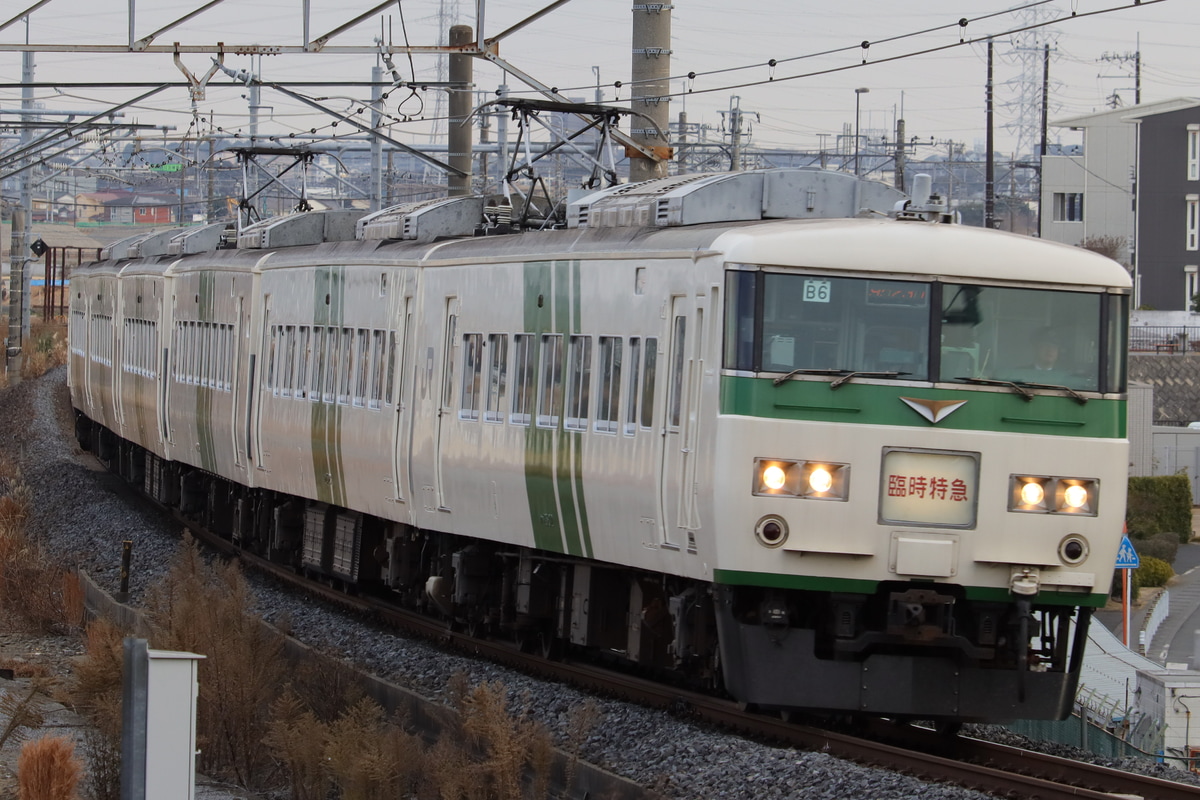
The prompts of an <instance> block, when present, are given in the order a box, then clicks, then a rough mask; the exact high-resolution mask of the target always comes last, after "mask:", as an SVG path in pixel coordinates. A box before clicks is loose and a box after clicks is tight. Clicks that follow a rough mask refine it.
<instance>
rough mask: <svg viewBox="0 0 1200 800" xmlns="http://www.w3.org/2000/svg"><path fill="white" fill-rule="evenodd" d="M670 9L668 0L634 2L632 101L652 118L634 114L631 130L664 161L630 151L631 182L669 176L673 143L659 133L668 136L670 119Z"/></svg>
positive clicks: (632, 107)
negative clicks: (668, 97) (660, 1)
mask: <svg viewBox="0 0 1200 800" xmlns="http://www.w3.org/2000/svg"><path fill="white" fill-rule="evenodd" d="M671 8H672V6H671V4H669V3H639V2H637V0H634V3H633V69H632V72H631V75H630V77H631V78H632V82H633V87H632V89H631V92H632V97H631V99H632V101H633V102H632V104H631V105H630V108H631V109H632V110H633V111H635V112H637V113H638V114H644V115H645V116H646V117H649V118H650V121H649V122H648V121H646V120H645V119H643V118H641V117H634V118H633V120H632V122H631V123H630V124H631V125H632V129H631V130H630V133H631V134H632V135H633V140H634V141H635V142H637V143H638V144H640V145H642V146H643V147H645V148H646V149H648V150H652V151H653V152H654V153H655V154H656V155H657V156H659V158H661V159H662V160H661V161H658V162H655V161H651V160H650V159H648V158H645V157H644V156H642V155H641V153H638V152H637V151H636V150H627V151H626V155H628V156H629V181H630V182H631V183H636V182H638V181H647V180H650V179H651V178H663V177H666V174H667V160H668V159H669V158H670V157H671V150H670V142H669V141H667V140H666V139H664V138H660V136H659V131H662V136H666V135H667V134H666V131H667V129H668V127H669V126H670V121H671V116H670V115H671V108H670V101H669V100H668V99H667V95H669V94H670V93H671V90H670V76H671ZM651 122H653V125H651V124H650V123H651ZM655 126H657V128H656V127H655Z"/></svg>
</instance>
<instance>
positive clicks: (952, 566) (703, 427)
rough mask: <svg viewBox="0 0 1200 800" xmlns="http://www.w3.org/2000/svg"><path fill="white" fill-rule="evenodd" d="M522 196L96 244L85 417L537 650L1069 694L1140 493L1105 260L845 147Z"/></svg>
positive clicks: (165, 486)
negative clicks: (901, 177) (962, 219)
mask: <svg viewBox="0 0 1200 800" xmlns="http://www.w3.org/2000/svg"><path fill="white" fill-rule="evenodd" d="M498 209H500V206H498V205H497V204H495V203H494V202H492V201H491V200H489V199H485V198H483V197H478V196H461V197H450V198H445V199H439V200H433V201H426V202H421V203H410V204H404V205H401V206H396V207H393V208H389V209H384V210H383V211H380V212H376V213H374V214H370V215H365V216H364V214H363V213H362V212H352V211H342V210H338V211H326V212H316V211H309V212H303V213H296V214H290V215H284V216H282V217H277V218H268V219H266V220H262V221H261V222H258V223H255V224H254V225H251V226H248V227H245V228H243V229H241V230H237V229H228V228H226V227H225V226H223V225H221V224H217V225H210V226H202V227H197V228H187V229H181V230H179V229H177V230H174V231H170V232H168V233H167V234H157V235H154V236H150V235H145V236H140V237H136V238H135V239H133V240H127V241H125V242H122V243H117V244H116V245H113V246H111V247H110V248H109V249H108V250H107V251H106V252H105V253H104V254H103V258H102V259H101V260H99V261H97V262H94V263H90V264H87V265H84V266H82V267H80V268H78V269H76V270H75V271H74V273H73V274H72V276H71V301H70V310H69V350H70V354H69V363H68V384H69V388H70V395H71V400H72V404H73V406H74V408H75V410H76V434H77V436H78V439H79V441H80V443H81V445H82V446H83V447H84V448H85V449H89V450H91V451H93V452H94V453H95V454H96V455H97V456H98V457H99V458H100V459H101V460H102V461H104V462H105V463H107V464H109V465H110V467H111V468H112V469H113V470H115V471H116V472H118V473H119V474H121V475H122V476H123V477H124V478H126V479H127V480H128V481H130V482H131V483H133V484H135V485H136V486H138V487H139V488H141V489H142V490H144V491H145V492H146V493H147V494H148V495H149V496H150V497H152V498H153V499H154V500H156V501H158V502H160V503H162V504H165V505H167V506H170V507H173V508H175V509H177V510H178V512H179V513H180V514H182V515H183V516H185V517H186V518H189V519H193V520H196V521H197V522H198V523H200V524H203V525H204V526H205V527H206V528H207V529H208V530H210V531H212V532H214V533H216V534H218V535H220V536H223V537H225V538H227V539H229V540H230V541H231V542H232V543H233V544H234V545H236V546H238V547H240V548H242V549H243V550H245V551H247V552H250V553H254V554H257V555H259V556H262V557H264V558H267V559H270V560H272V561H274V562H278V563H279V564H282V565H285V566H286V567H290V568H293V569H295V570H296V571H298V572H302V573H305V574H307V575H309V576H310V577H312V578H314V579H316V580H321V581H324V582H326V583H330V584H333V585H336V586H339V587H342V588H345V589H346V590H347V591H351V592H359V593H376V594H379V595H382V596H386V597H388V598H390V599H391V600H392V601H394V602H395V603H397V604H399V605H402V606H405V607H408V608H412V609H417V610H421V611H424V612H426V613H430V614H433V615H436V616H439V617H442V618H444V619H445V620H446V622H447V624H450V625H454V626H457V627H461V628H462V629H464V630H467V631H470V632H472V633H475V634H477V635H480V636H490V637H499V638H505V639H509V640H511V641H512V642H514V643H515V645H516V646H520V647H522V648H525V649H528V650H532V651H535V652H536V651H539V650H540V651H541V652H542V653H543V654H544V655H545V656H546V657H549V658H556V657H564V656H565V655H567V654H588V655H590V656H594V657H597V658H600V659H602V660H605V661H607V662H608V663H611V664H614V665H617V666H620V667H624V668H629V669H631V670H636V671H638V672H641V673H644V674H650V675H654V676H657V677H660V678H662V679H663V680H672V681H680V682H682V683H686V684H688V685H694V686H702V687H706V688H710V689H712V690H714V691H718V692H725V693H727V694H728V695H729V696H731V697H732V698H734V699H735V700H737V701H738V702H740V703H744V704H745V705H746V706H748V707H755V708H759V709H763V710H769V711H779V712H782V713H785V714H786V713H792V712H804V713H819V714H836V715H849V716H851V717H855V718H873V717H874V718H877V717H884V718H890V719H896V720H916V719H921V720H933V721H935V722H937V723H938V724H942V725H948V726H953V725H958V724H961V723H962V722H966V721H984V720H1006V719H1016V718H1026V719H1057V718H1064V717H1065V716H1066V715H1067V714H1069V712H1070V710H1071V708H1072V703H1073V699H1074V695H1075V691H1076V689H1077V685H1078V680H1079V674H1080V669H1081V665H1082V658H1083V651H1084V647H1085V644H1086V639H1087V629H1088V624H1089V621H1090V619H1091V614H1092V612H1093V610H1094V609H1095V608H1097V607H1101V606H1103V605H1104V603H1105V602H1106V601H1107V599H1108V597H1109V591H1110V583H1111V581H1112V576H1113V568H1114V564H1115V562H1116V557H1117V551H1118V548H1119V546H1120V541H1121V536H1122V533H1121V531H1122V521H1123V518H1124V512H1125V482H1126V472H1127V463H1128V441H1127V439H1126V433H1125V421H1126V416H1125V414H1126V412H1125V399H1126V372H1125V365H1126V352H1127V335H1128V334H1127V325H1128V323H1127V318H1128V312H1129V298H1130V285H1131V282H1130V278H1129V274H1128V273H1127V271H1126V270H1125V269H1124V268H1123V267H1122V266H1121V265H1119V264H1117V263H1116V262H1114V261H1111V260H1109V259H1107V258H1105V257H1103V256H1100V255H1097V254H1096V253H1092V252H1089V251H1087V250H1084V249H1081V248H1076V247H1068V246H1064V245H1058V244H1053V243H1048V242H1044V241H1040V240H1038V239H1036V238H1032V237H1028V236H1021V235H1015V234H1011V233H1006V232H1000V231H995V230H985V229H982V228H974V227H969V226H964V225H962V224H958V223H957V222H956V220H955V214H954V213H953V212H952V211H951V210H950V209H948V208H947V203H946V201H945V200H944V199H942V198H939V197H938V196H936V195H930V193H929V191H928V183H925V184H924V191H921V189H920V187H919V188H918V191H916V192H915V193H914V196H913V197H911V198H909V197H905V196H902V195H899V194H898V193H897V192H895V191H894V190H892V189H890V188H888V187H884V186H883V185H882V184H878V183H875V182H872V181H866V180H857V179H854V178H853V177H852V176H846V175H841V174H838V173H832V172H828V171H824V170H787V169H779V170H764V171H753V172H741V173H720V174H702V175H680V176H672V177H668V178H659V179H655V180H651V181H647V182H642V183H635V184H624V185H618V186H614V187H610V188H607V189H601V190H596V191H591V192H584V193H581V194H580V196H577V197H573V198H572V200H571V202H570V204H569V205H568V206H566V213H565V214H564V215H563V216H564V217H565V224H564V225H561V226H557V227H553V226H548V227H553V229H546V230H531V229H522V228H520V227H519V226H515V225H513V224H510V220H509V217H508V216H507V214H503V213H500V210H498ZM1051 350H1052V351H1053V356H1054V358H1053V362H1054V363H1048V362H1047V361H1046V359H1045V358H1044V357H1043V356H1044V354H1046V353H1047V351H1051Z"/></svg>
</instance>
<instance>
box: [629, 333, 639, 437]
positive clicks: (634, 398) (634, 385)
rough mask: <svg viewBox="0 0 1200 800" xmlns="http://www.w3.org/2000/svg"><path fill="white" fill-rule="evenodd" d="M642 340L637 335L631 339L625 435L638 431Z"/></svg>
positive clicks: (631, 434)
mask: <svg viewBox="0 0 1200 800" xmlns="http://www.w3.org/2000/svg"><path fill="white" fill-rule="evenodd" d="M641 357H642V340H641V338H639V337H637V336H633V337H631V338H630V339H629V389H628V390H627V393H626V395H625V435H626V436H633V434H634V433H636V432H637V421H638V416H637V409H638V376H639V374H640V373H639V372H638V370H639V369H640V368H641Z"/></svg>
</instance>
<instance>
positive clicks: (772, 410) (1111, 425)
mask: <svg viewBox="0 0 1200 800" xmlns="http://www.w3.org/2000/svg"><path fill="white" fill-rule="evenodd" d="M901 397H909V398H913V399H917V400H965V401H967V402H966V404H965V405H964V406H962V407H961V408H959V409H958V410H957V411H955V412H954V413H952V414H950V415H949V416H947V417H945V418H944V419H943V420H942V421H941V422H939V423H937V425H936V427H938V428H943V429H949V430H972V431H998V432H1003V433H1026V434H1041V435H1046V436H1086V437H1091V438H1099V439H1115V438H1123V437H1124V436H1125V424H1126V410H1125V401H1124V400H1100V399H1092V400H1088V401H1087V403H1082V404H1081V403H1079V402H1078V401H1076V400H1075V399H1074V398H1071V397H1059V396H1044V395H1038V396H1036V397H1033V398H1032V399H1030V400H1026V399H1025V398H1024V397H1022V396H1021V395H1020V394H1018V393H1016V392H1015V391H1012V392H1009V391H1004V392H982V391H971V390H968V389H963V390H955V389H933V388H928V387H923V386H880V385H878V384H874V385H873V384H865V383H855V382H854V381H853V379H851V381H850V382H848V383H845V384H842V385H841V386H840V387H838V388H837V389H831V388H830V384H829V383H828V382H826V381H805V380H791V381H788V382H787V383H784V384H781V385H779V386H775V385H774V383H773V381H772V380H771V379H770V378H747V377H741V376H736V375H724V376H722V378H721V413H722V414H736V415H740V416H747V417H766V418H770V419H785V420H805V421H812V422H838V423H847V424H858V425H903V426H905V427H912V426H917V427H934V424H933V423H931V422H928V421H927V420H926V419H925V418H924V417H922V416H921V415H920V414H918V413H917V412H916V411H914V410H913V409H912V408H911V407H910V406H909V405H908V404H906V403H905V402H904V401H902V400H901V399H900V398H901Z"/></svg>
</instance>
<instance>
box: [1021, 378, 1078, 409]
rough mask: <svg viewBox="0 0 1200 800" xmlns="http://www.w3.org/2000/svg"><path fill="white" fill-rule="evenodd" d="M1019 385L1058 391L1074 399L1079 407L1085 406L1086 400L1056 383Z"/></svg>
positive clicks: (1070, 389) (1069, 388)
mask: <svg viewBox="0 0 1200 800" xmlns="http://www.w3.org/2000/svg"><path fill="white" fill-rule="evenodd" d="M1019 383H1020V384H1021V385H1022V386H1029V387H1031V388H1034V389H1058V390H1060V391H1063V392H1066V393H1067V394H1069V395H1071V397H1074V398H1075V402H1077V403H1079V405H1081V406H1082V405H1087V401H1088V399H1087V398H1086V397H1084V396H1083V395H1081V394H1080V393H1079V392H1077V391H1075V390H1074V389H1072V388H1071V387H1069V386H1060V385H1059V384H1057V383H1030V382H1029V381H1020V382H1019Z"/></svg>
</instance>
